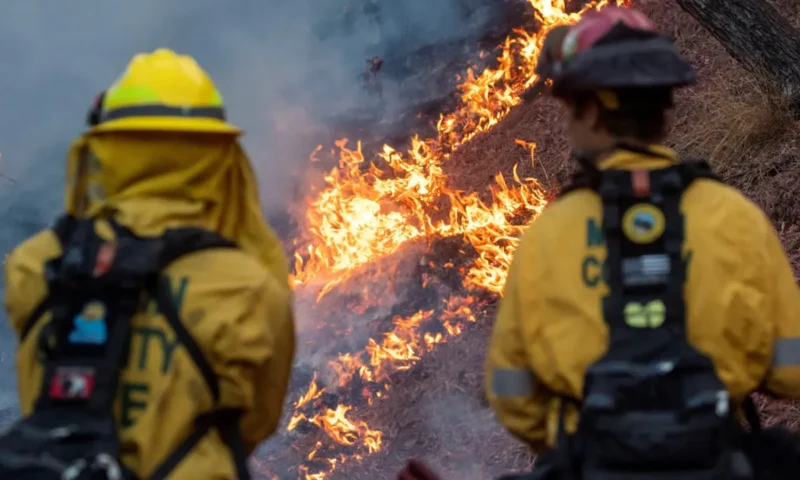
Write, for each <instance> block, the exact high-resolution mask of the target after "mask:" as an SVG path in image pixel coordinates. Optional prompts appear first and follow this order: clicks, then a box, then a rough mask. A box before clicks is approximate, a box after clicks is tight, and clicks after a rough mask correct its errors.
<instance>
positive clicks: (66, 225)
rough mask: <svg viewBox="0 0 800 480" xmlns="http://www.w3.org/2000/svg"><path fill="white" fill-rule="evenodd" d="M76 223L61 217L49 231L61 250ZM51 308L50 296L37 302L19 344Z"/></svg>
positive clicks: (25, 324)
mask: <svg viewBox="0 0 800 480" xmlns="http://www.w3.org/2000/svg"><path fill="white" fill-rule="evenodd" d="M76 223H77V220H76V219H75V217H73V216H71V215H62V216H61V217H59V218H58V219H56V222H55V224H54V225H53V227H52V228H51V230H52V231H53V234H54V235H55V236H56V238H57V239H58V242H59V243H60V244H61V247H62V248H63V247H64V245H66V244H67V242H68V240H69V237H70V236H71V234H72V231H73V229H74V228H75V225H76ZM52 306H53V298H52V296H50V295H47V296H45V298H43V299H42V301H41V302H39V305H37V306H36V308H34V309H33V312H31V314H30V315H29V316H28V318H27V319H26V320H25V323H24V324H23V325H22V330H21V331H20V342H22V341H24V340H25V339H26V338H27V337H28V334H29V333H30V331H31V329H32V328H33V326H34V325H36V322H37V321H38V320H39V318H40V317H41V316H42V315H44V314H45V313H47V312H48V311H49V310H50V309H51V308H52Z"/></svg>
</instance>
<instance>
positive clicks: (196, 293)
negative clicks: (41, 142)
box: [5, 133, 295, 480]
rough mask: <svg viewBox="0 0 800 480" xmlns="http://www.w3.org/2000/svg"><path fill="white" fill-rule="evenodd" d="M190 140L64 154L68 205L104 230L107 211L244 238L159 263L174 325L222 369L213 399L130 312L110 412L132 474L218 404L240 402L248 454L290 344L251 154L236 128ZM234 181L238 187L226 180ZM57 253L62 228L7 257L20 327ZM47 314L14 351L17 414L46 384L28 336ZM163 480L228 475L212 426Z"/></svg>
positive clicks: (83, 147)
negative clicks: (125, 354) (126, 351)
mask: <svg viewBox="0 0 800 480" xmlns="http://www.w3.org/2000/svg"><path fill="white" fill-rule="evenodd" d="M194 140H195V141H192V138H186V137H181V136H174V135H170V134H152V135H149V136H148V135H146V134H142V133H139V134H137V135H128V134H124V133H107V134H97V135H87V136H84V137H82V138H81V139H79V141H78V142H76V144H75V145H74V147H73V150H72V153H71V155H70V175H71V178H70V185H69V188H68V190H67V211H69V212H70V213H73V214H76V215H89V216H93V217H95V216H96V217H97V218H98V219H97V220H96V221H95V227H96V231H97V232H98V234H100V235H101V236H104V237H109V236H111V235H113V233H112V232H111V230H110V228H109V227H108V224H107V222H106V221H104V220H103V219H102V218H103V217H104V215H113V216H114V217H115V218H116V219H117V220H118V221H119V222H120V223H121V224H123V225H126V226H128V227H129V228H131V229H132V230H133V231H134V232H135V233H137V234H138V235H143V236H153V235H159V234H160V233H161V232H163V230H164V229H165V228H168V227H174V226H189V225H191V226H201V227H205V228H208V229H210V230H213V231H216V232H217V233H220V234H222V235H223V236H225V237H227V238H230V239H231V240H234V241H236V242H237V243H238V244H239V245H240V246H241V247H242V248H241V249H223V248H219V249H209V250H202V251H199V252H195V253H192V254H188V255H186V256H184V257H181V258H180V259H178V260H177V261H175V262H173V263H172V264H171V265H169V266H168V267H167V268H166V270H165V271H164V272H162V274H163V275H164V276H166V278H167V279H168V280H169V284H170V286H171V289H172V296H173V299H174V301H175V303H176V305H177V307H178V312H179V315H180V317H181V319H182V321H183V322H184V324H185V325H186V328H187V329H188V331H189V333H190V334H191V335H192V336H193V338H194V340H195V341H196V342H197V344H198V345H199V346H200V348H201V350H202V352H203V354H204V355H205V356H206V358H207V359H208V361H209V362H210V363H211V365H212V366H213V368H214V371H215V373H216V374H217V376H218V377H219V384H220V401H219V404H217V405H213V398H212V395H211V392H209V391H208V388H207V387H206V383H205V382H204V379H203V376H202V375H201V373H200V372H199V371H198V369H197V367H196V366H195V364H194V362H193V361H192V359H191V357H190V356H189V354H188V353H187V351H186V350H185V349H184V348H183V347H182V345H181V344H180V342H179V341H178V340H177V338H176V335H175V332H174V331H172V329H171V328H170V327H169V323H168V322H167V321H166V319H165V318H164V317H163V315H161V314H160V313H157V311H156V309H155V306H154V302H153V301H152V300H151V301H150V304H149V306H148V307H147V308H145V309H144V310H143V311H142V312H141V313H140V314H138V315H137V316H136V317H134V319H133V335H132V340H131V348H130V355H129V359H128V364H127V367H126V369H125V370H124V372H123V375H122V378H121V384H120V388H119V392H118V395H117V399H116V405H115V412H114V413H115V415H116V418H117V421H118V425H119V427H120V429H121V441H122V451H123V457H122V459H123V461H124V463H125V464H126V465H128V466H129V467H130V468H132V469H133V470H134V471H135V472H136V474H137V475H138V476H139V477H140V478H148V477H149V476H150V474H151V473H152V472H153V471H154V469H155V468H156V467H157V466H158V465H159V464H160V463H161V462H162V461H163V460H164V459H165V458H166V456H167V455H169V454H170V453H171V452H172V451H173V449H174V448H175V447H176V446H178V445H179V444H180V443H181V442H182V441H183V440H184V439H185V438H186V437H187V436H188V435H189V434H190V433H191V430H192V424H193V421H194V419H195V417H197V416H198V415H199V414H202V413H205V412H208V411H211V410H212V409H213V408H215V407H216V408H233V409H241V410H243V411H244V412H245V415H244V416H243V418H242V421H241V430H242V434H243V436H244V443H245V445H246V448H247V450H248V453H249V452H251V451H252V450H253V449H254V448H255V447H256V445H258V443H260V442H261V441H263V440H264V439H266V438H267V437H268V436H269V435H270V434H272V433H273V432H274V431H275V429H276V428H277V426H278V421H279V418H280V415H281V406H282V403H283V399H284V396H285V394H286V390H287V387H288V380H289V373H290V369H291V362H292V357H293V354H294V348H295V338H294V323H293V315H292V306H291V305H292V293H291V290H290V289H289V287H288V274H287V267H286V260H285V259H284V258H283V251H282V249H281V246H280V244H279V243H278V241H277V239H276V237H275V236H274V234H273V233H272V232H271V230H270V229H269V227H268V226H267V225H266V223H264V221H263V219H262V218H261V212H260V207H259V206H258V204H257V194H256V192H255V191H254V188H255V180H254V178H252V173H251V172H250V169H249V165H248V164H247V162H248V160H247V158H246V157H245V156H244V153H243V151H242V150H241V149H240V148H239V147H238V144H237V143H236V141H235V140H233V138H232V137H224V136H213V135H212V136H206V137H202V136H200V137H197V138H195V139H194ZM86 162H88V164H87V163H86ZM187 166H191V168H186V167H187ZM233 188H236V189H238V190H235V191H233V190H231V191H229V190H228V189H233ZM254 202H255V203H254ZM225 215H228V216H229V217H227V218H224V217H225ZM60 254H61V247H60V245H59V243H58V240H57V238H56V236H55V235H54V234H53V232H52V231H49V230H46V231H43V232H41V233H39V234H37V235H36V236H34V237H33V238H31V239H29V240H27V241H26V242H24V243H22V244H21V245H20V246H18V247H17V248H16V249H15V250H14V251H13V252H12V253H11V254H10V255H9V257H8V259H7V261H6V292H5V295H6V297H5V305H6V309H7V311H8V316H9V319H10V322H11V326H12V327H13V328H14V329H15V330H16V331H17V333H19V332H20V330H21V329H22V327H23V325H24V323H25V322H26V320H27V319H28V317H29V316H30V315H31V314H32V312H33V311H34V309H35V308H36V307H37V305H38V304H39V303H40V302H41V301H42V299H43V298H44V297H45V295H46V294H47V284H46V282H45V278H44V271H43V270H44V264H45V262H46V261H48V260H49V259H52V258H54V257H57V256H59V255H60ZM49 318H50V313H49V312H45V313H44V314H43V315H42V316H41V317H40V318H39V319H38V320H37V321H36V323H35V325H34V327H33V328H32V330H31V331H30V333H29V334H28V336H27V337H26V339H25V340H24V341H23V342H22V343H21V344H20V345H19V348H18V350H17V373H18V384H19V385H18V388H19V400H20V405H21V408H22V413H23V414H27V413H29V412H30V411H31V410H32V408H33V405H34V402H35V400H36V398H37V396H38V395H39V393H40V384H41V381H42V373H43V372H42V368H41V364H40V363H39V362H38V361H37V360H36V357H35V353H36V347H37V345H36V343H37V339H38V337H39V332H40V330H41V328H42V327H43V326H44V325H45V324H46V323H47V322H48V321H49ZM169 478H172V479H187V480H189V479H201V478H207V479H211V478H213V479H217V480H226V479H230V480H232V479H234V478H236V475H235V468H234V465H233V462H232V458H231V456H230V453H229V450H228V448H227V447H226V446H225V444H224V443H223V442H222V441H221V439H220V437H219V435H218V433H217V432H216V430H212V431H211V432H210V433H208V434H207V435H206V436H205V437H204V438H203V439H202V440H201V441H200V443H199V444H198V445H197V446H196V447H195V448H194V449H193V450H192V451H191V452H190V453H189V455H188V456H187V457H185V459H184V461H183V462H181V463H180V464H179V465H178V467H177V468H176V469H175V470H174V471H173V473H172V475H171V476H170V477H169Z"/></svg>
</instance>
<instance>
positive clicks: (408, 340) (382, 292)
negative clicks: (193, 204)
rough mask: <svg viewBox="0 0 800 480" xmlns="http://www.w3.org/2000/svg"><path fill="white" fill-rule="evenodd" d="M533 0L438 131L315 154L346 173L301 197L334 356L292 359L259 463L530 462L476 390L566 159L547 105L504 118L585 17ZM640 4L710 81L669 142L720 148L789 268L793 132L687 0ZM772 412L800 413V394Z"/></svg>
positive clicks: (372, 473) (689, 149)
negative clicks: (520, 25) (522, 247)
mask: <svg viewBox="0 0 800 480" xmlns="http://www.w3.org/2000/svg"><path fill="white" fill-rule="evenodd" d="M529 1H530V2H531V3H532V4H533V5H535V6H536V7H537V14H536V15H537V18H538V19H539V22H540V23H541V24H542V26H543V28H541V29H540V30H539V31H536V32H524V31H518V32H516V33H515V34H514V36H512V37H510V38H509V40H507V41H506V42H505V43H504V44H503V45H502V46H501V47H500V49H499V51H500V54H499V56H498V62H497V66H496V68H493V69H486V70H484V71H483V72H482V73H480V74H478V73H475V72H468V73H467V75H466V77H465V81H464V83H463V84H462V86H461V87H460V93H461V104H460V106H459V107H458V108H456V109H455V110H454V111H453V112H451V113H448V114H445V115H443V116H442V117H441V118H440V119H439V122H438V124H437V127H436V128H437V132H438V133H437V136H436V137H435V138H430V139H424V138H419V137H414V138H413V139H412V140H411V142H410V145H409V148H408V150H407V152H401V151H399V150H397V149H395V148H393V147H390V146H384V147H383V149H382V150H381V151H380V152H379V153H378V154H377V157H375V159H374V160H373V161H369V160H368V159H367V158H366V157H365V155H364V153H363V152H362V150H361V148H360V144H359V143H358V142H354V141H349V142H347V141H344V140H343V141H341V142H339V143H337V144H336V146H335V148H334V149H332V150H330V151H328V150H327V149H323V148H320V150H319V151H318V152H316V153H315V154H316V155H317V158H320V157H324V156H328V159H329V160H328V161H330V159H333V161H334V163H335V164H336V165H337V166H336V167H335V168H333V169H332V170H330V171H329V172H328V173H327V174H326V175H325V176H324V184H323V185H322V186H321V188H319V189H317V190H315V191H314V192H313V194H312V195H311V196H310V197H309V198H308V199H307V203H306V204H305V205H304V206H303V214H302V217H301V219H300V222H299V223H300V227H301V231H302V232H304V234H303V235H302V236H300V237H299V238H298V239H297V241H296V244H295V247H296V248H295V251H296V255H295V271H296V274H295V276H294V278H293V281H294V283H295V286H296V288H297V292H298V297H299V298H301V299H305V301H307V302H309V303H310V305H311V306H310V307H309V310H308V312H305V313H304V315H310V318H314V319H315V324H316V326H314V327H311V328H310V330H311V331H309V330H308V328H307V329H306V331H301V339H305V341H307V342H311V343H314V342H317V343H314V347H313V348H314V350H316V351H322V352H323V354H324V355H322V357H321V358H317V359H316V361H314V362H311V364H309V365H307V366H302V367H300V368H299V369H298V370H299V371H300V373H299V374H298V375H296V378H295V381H296V382H297V381H298V379H300V380H302V381H300V383H296V384H295V386H294V387H295V388H293V389H292V391H293V394H292V398H290V399H289V402H291V403H290V404H289V405H288V406H287V408H288V410H289V416H290V418H289V419H288V428H287V430H288V431H287V433H285V434H284V435H282V436H281V437H280V438H278V439H276V440H274V441H272V442H270V443H271V444H272V446H273V448H271V449H270V453H269V454H268V455H267V456H266V457H265V458H266V460H265V463H266V466H265V469H268V470H269V471H271V472H273V474H274V475H277V476H278V478H287V479H288V478H297V477H299V478H305V479H312V480H321V479H324V478H348V479H360V478H364V479H366V478H386V477H391V476H392V475H393V473H394V472H395V471H397V469H399V468H400V466H401V463H402V460H403V458H404V457H406V456H410V455H424V456H426V457H427V458H428V459H430V460H432V462H433V463H434V465H435V466H436V467H438V468H439V469H440V470H441V471H442V472H444V473H447V474H451V475H454V476H457V477H458V478H468V479H471V478H475V479H478V478H481V479H485V478H487V477H491V476H496V475H499V474H500V473H502V472H507V471H510V470H513V469H523V468H527V467H529V466H530V463H531V461H532V459H531V457H530V456H529V454H528V453H527V452H526V450H525V448H524V447H523V446H521V445H519V444H518V443H516V442H514V441H513V440H512V439H510V438H509V437H508V436H507V435H506V434H505V433H504V432H503V431H502V429H500V428H499V427H498V426H497V425H496V424H495V423H494V422H493V419H492V417H491V413H490V412H489V410H488V409H487V408H486V405H485V400H484V399H483V398H482V384H481V383H482V371H483V355H484V350H485V341H486V337H487V335H488V331H489V328H490V327H489V322H488V321H486V320H488V319H489V318H491V316H492V314H493V302H494V301H495V300H496V298H497V295H498V294H499V292H500V288H501V286H502V283H503V281H504V279H505V272H506V270H507V267H508V265H509V261H510V255H511V253H512V252H513V249H514V246H515V244H516V240H515V239H516V237H517V236H518V235H519V234H520V233H521V232H522V230H523V229H524V223H525V221H526V220H529V219H531V218H534V217H535V216H536V215H537V214H538V212H540V211H541V209H542V208H544V206H545V205H546V203H547V200H548V198H549V197H548V190H552V188H553V187H555V186H556V185H557V184H558V183H559V182H562V181H563V180H564V179H565V178H566V176H567V175H568V174H569V172H570V170H571V168H572V165H571V164H570V163H569V161H568V159H567V156H566V152H567V148H566V144H565V141H564V137H563V135H562V132H561V130H560V128H561V127H560V125H561V118H560V113H559V110H558V109H556V108H552V107H553V106H554V105H553V103H551V101H549V100H543V101H540V102H539V103H537V104H536V105H535V106H533V107H529V108H528V107H526V108H516V109H514V110H513V111H512V108H513V107H514V106H515V105H517V104H518V103H519V94H520V93H521V92H522V90H523V89H524V88H525V87H526V86H527V85H529V84H530V83H531V82H532V80H533V73H532V72H533V68H534V66H535V64H534V62H535V57H536V54H537V53H538V48H539V46H540V44H541V39H542V33H543V32H544V31H545V30H546V29H547V28H548V27H551V26H553V25H556V24H559V23H565V22H570V21H572V20H574V18H575V16H574V15H569V14H566V13H565V5H564V2H562V1H559V0H548V1H540V0H529ZM604 3H605V2H604ZM636 3H637V6H639V7H641V8H643V9H644V10H646V11H647V12H648V13H650V14H651V16H652V17H653V18H654V19H656V21H658V22H659V23H663V24H664V25H669V26H670V28H672V29H673V30H674V33H675V35H676V36H677V37H678V41H679V45H680V46H681V48H682V49H683V50H684V51H686V52H688V54H689V56H690V57H691V58H692V60H693V62H694V63H695V65H696V66H697V67H698V69H699V71H700V76H701V78H703V79H704V81H703V82H701V84H700V85H698V86H697V87H696V88H694V89H693V90H690V91H688V92H686V93H685V94H684V97H683V98H682V103H681V107H680V108H679V109H678V110H677V112H676V119H675V128H674V134H675V135H674V141H675V144H676V146H677V147H678V148H679V149H680V150H681V151H682V152H685V153H689V154H695V155H702V156H705V157H707V158H710V159H711V160H712V162H713V163H714V164H715V166H717V168H718V170H720V171H721V172H722V174H723V175H725V176H726V177H727V178H728V179H729V180H730V181H731V182H733V183H734V184H737V186H740V187H742V188H743V189H744V190H745V192H746V193H748V194H749V195H750V196H751V197H752V198H754V200H755V201H757V202H758V203H760V204H761V205H762V206H764V208H765V209H766V210H767V211H768V213H770V214H771V215H772V216H773V218H774V219H775V221H776V224H778V225H779V226H780V225H781V222H783V224H782V225H784V226H785V228H782V238H783V239H784V242H785V245H786V246H787V249H789V251H790V256H791V258H792V260H793V261H794V262H795V265H796V266H797V265H798V263H797V261H798V260H800V258H799V257H800V254H798V253H797V252H798V247H800V231H798V230H797V227H796V226H794V225H795V224H796V223H798V222H797V220H798V218H800V215H798V213H800V212H796V211H793V208H798V209H800V207H795V206H794V203H795V202H794V201H793V199H794V198H795V197H796V194H797V191H796V189H797V180H798V177H797V176H798V175H800V169H797V167H796V165H797V162H798V160H800V154H799V153H798V152H800V147H799V146H800V144H799V143H798V142H799V141H800V139H798V137H800V135H797V134H796V130H797V129H796V128H793V126H791V125H790V124H789V123H788V118H787V117H786V116H785V115H784V110H783V107H782V106H781V105H780V103H779V102H775V100H774V98H776V97H775V96H774V95H773V94H772V92H770V91H769V90H768V89H767V88H765V87H763V85H762V83H760V82H757V81H755V80H752V77H751V76H748V75H747V74H745V73H744V72H742V71H741V70H740V69H738V68H737V67H736V65H735V64H733V62H732V61H730V60H729V59H727V57H726V56H725V54H724V52H723V51H722V50H721V48H719V46H718V45H716V43H715V42H714V41H713V40H712V39H711V37H710V36H709V35H707V34H706V33H705V32H703V31H702V30H701V29H700V28H699V27H698V26H697V25H695V24H694V22H693V21H692V20H691V19H690V18H689V17H688V16H687V15H685V14H683V13H682V12H681V11H680V9H679V8H678V7H677V6H675V5H674V4H671V3H670V4H665V3H664V2H661V1H657V0H639V1H638V2H636ZM742 112H748V113H749V114H743V113H742ZM698 126H702V127H703V128H704V130H703V131H702V132H700V131H699V129H698ZM793 130H794V131H793ZM487 131H490V132H491V133H490V134H485V135H482V133H483V132H487ZM726 135H727V138H726ZM723 139H724V140H725V141H724V142H723V141H722V140H723ZM534 147H535V150H536V158H537V159H538V160H537V161H536V162H532V159H533V148H534ZM319 163H325V162H324V161H323V162H319ZM534 179H536V180H534ZM487 185H490V187H489V188H488V190H487V188H486V187H487ZM465 192H474V193H465ZM787 225H788V226H787ZM412 247H413V248H412ZM332 312H333V313H332ZM331 338H335V339H336V340H334V341H333V342H331ZM342 339H347V341H343V340H342ZM323 344H324V345H323ZM331 344H333V347H331ZM326 348H327V350H326ZM331 348H333V349H331ZM762 401H764V400H762ZM764 411H765V413H766V414H767V415H769V416H770V418H771V419H772V421H787V422H797V412H798V409H797V406H796V405H794V404H791V403H775V402H769V403H765V406H764ZM298 465H300V467H299V468H298Z"/></svg>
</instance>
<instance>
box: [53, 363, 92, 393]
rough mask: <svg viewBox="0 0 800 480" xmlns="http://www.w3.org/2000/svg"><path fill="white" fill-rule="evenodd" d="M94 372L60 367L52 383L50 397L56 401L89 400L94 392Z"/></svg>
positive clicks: (78, 368)
mask: <svg viewBox="0 0 800 480" xmlns="http://www.w3.org/2000/svg"><path fill="white" fill-rule="evenodd" d="M94 384H95V376H94V370H93V369H91V368H82V367H59V368H58V370H56V372H55V374H54V375H53V379H52V381H51V382H50V390H49V392H48V393H49V395H50V398H52V399H54V400H88V399H89V398H91V396H92V392H93V391H94Z"/></svg>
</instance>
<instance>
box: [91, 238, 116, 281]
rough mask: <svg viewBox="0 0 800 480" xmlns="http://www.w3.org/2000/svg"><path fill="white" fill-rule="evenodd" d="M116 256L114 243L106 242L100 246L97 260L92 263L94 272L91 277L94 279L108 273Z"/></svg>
mask: <svg viewBox="0 0 800 480" xmlns="http://www.w3.org/2000/svg"><path fill="white" fill-rule="evenodd" d="M116 256H117V244H116V243H114V242H106V243H104V244H102V245H100V249H99V250H98V251H97V258H96V259H95V261H94V271H93V272H92V276H94V277H95V278H97V277H100V276H103V275H105V274H106V273H108V271H109V270H110V269H111V265H113V264H114V258H116Z"/></svg>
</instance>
